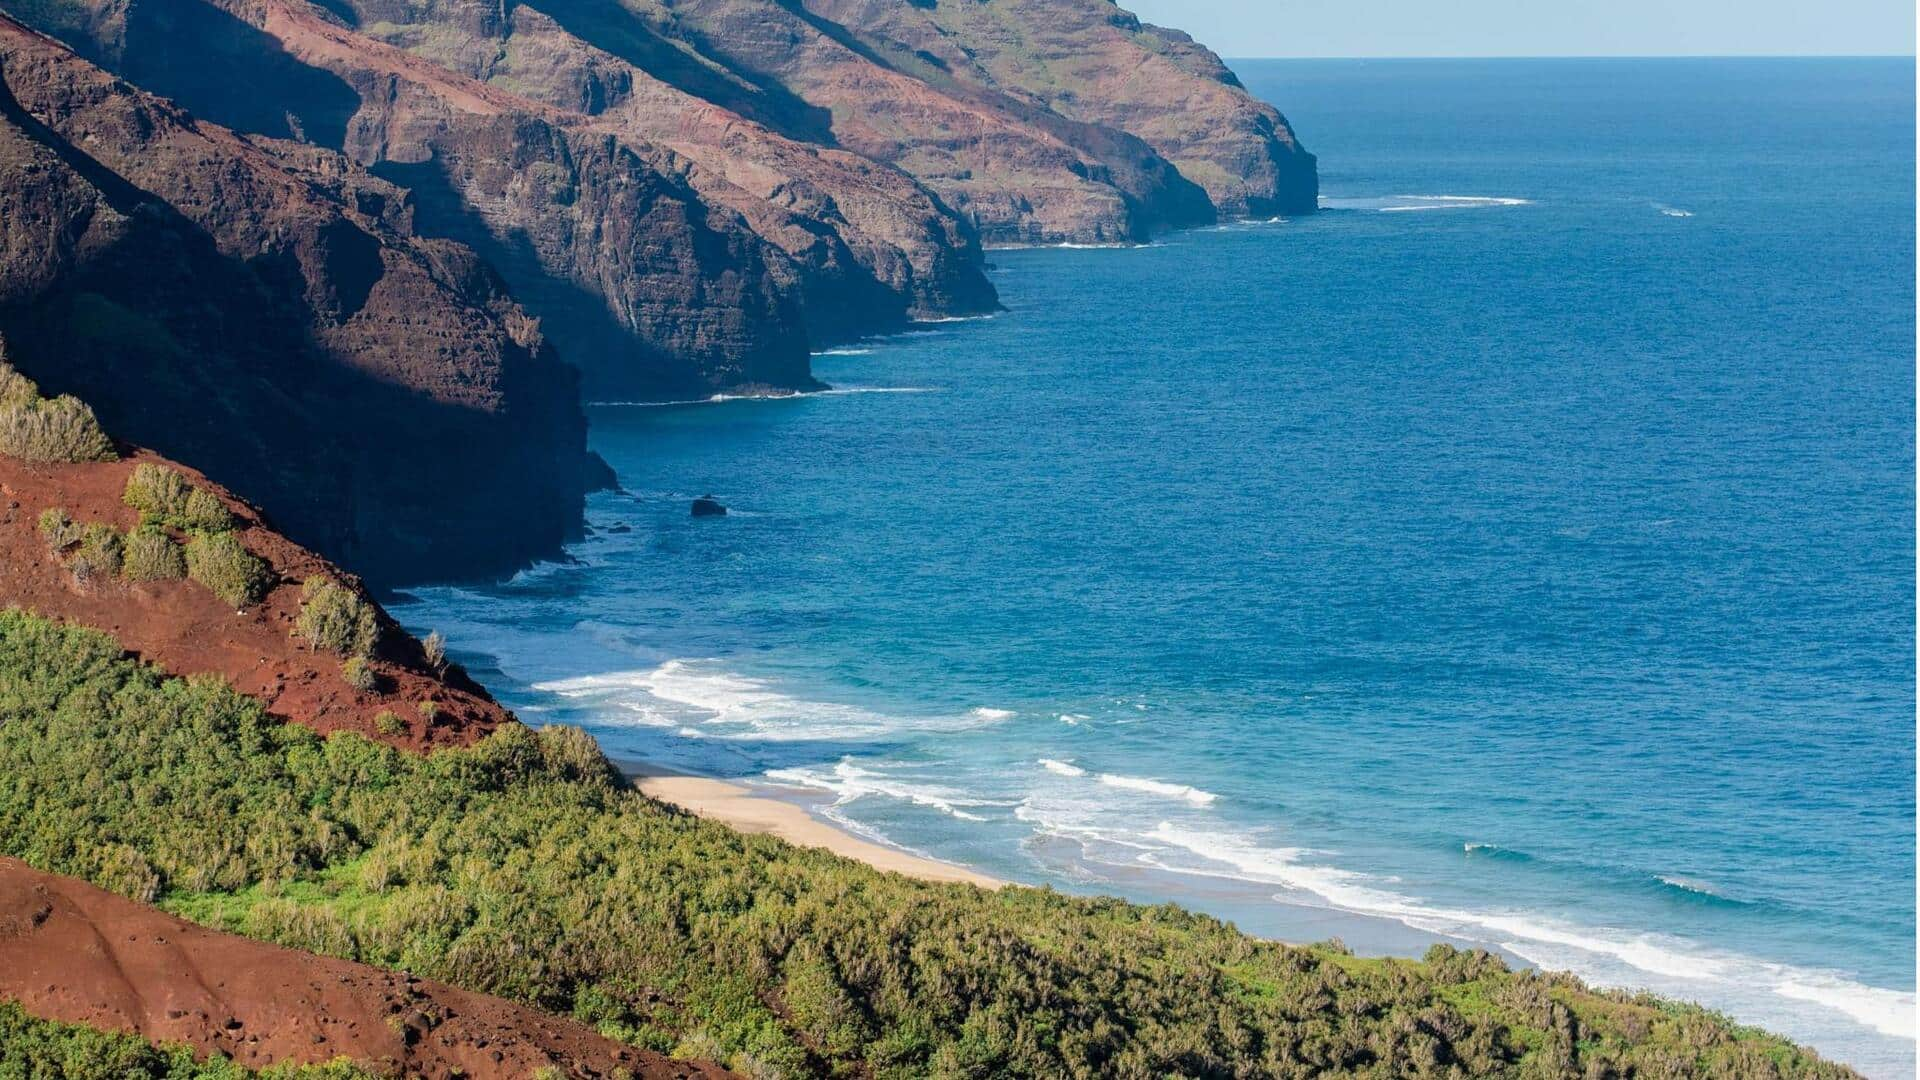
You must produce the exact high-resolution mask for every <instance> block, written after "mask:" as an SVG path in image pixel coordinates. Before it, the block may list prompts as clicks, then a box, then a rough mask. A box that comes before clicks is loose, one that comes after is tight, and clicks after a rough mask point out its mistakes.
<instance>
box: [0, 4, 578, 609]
mask: <svg viewBox="0 0 1920 1080" xmlns="http://www.w3.org/2000/svg"><path fill="white" fill-rule="evenodd" d="M412 213H413V211H412V206H411V203H410V201H409V199H408V198H407V196H406V193H404V192H402V191H401V190H399V189H397V188H395V187H394V186H393V185H391V184H389V183H386V182H384V181H382V180H379V179H377V178H375V177H373V176H370V175H368V174H366V173H365V172H364V171H362V170H360V169H357V168H355V167H353V166H352V165H351V164H350V163H349V162H347V161H345V160H343V159H341V158H340V157H338V156H337V155H334V154H331V153H328V152H325V151H322V150H319V149H316V148H314V147H310V146H303V145H298V144H293V143H275V142H261V141H251V140H247V139H243V138H240V137H238V136H236V135H234V134H233V133H231V132H228V131H226V130H224V129H222V128H218V127H214V126H211V125H207V124H204V123H202V122H200V121H197V120H196V119H194V118H193V117H192V116H190V115H188V114H187V113H184V112H182V111H181V110H179V109H178V108H176V107H174V106H172V105H170V104H168V103H166V102H164V101H161V100H159V99H155V98H153V97H150V96H148V95H146V94H143V93H140V92H139V91H137V90H134V89H133V88H132V87H130V86H128V85H127V84H126V83H124V82H122V81H120V80H118V79H116V78H114V77H113V76H111V75H109V74H107V73H105V72H103V71H100V70H99V69H97V68H95V67H93V66H92V65H91V64H88V63H87V62H85V61H83V60H81V59H79V58H78V57H76V56H74V55H73V54H72V53H70V52H68V51H67V50H66V49H65V48H63V47H62V46H60V45H58V44H56V43H54V42H51V41H48V40H46V39H44V38H41V37H39V36H38V35H36V34H34V33H32V32H31V31H29V30H26V29H24V28H22V27H20V26H19V25H18V24H16V23H14V22H12V21H11V20H8V19H4V18H0V332H4V333H5V334H6V336H7V338H8V340H9V342H10V345H11V350H10V351H11V353H12V356H13V360H14V362H15V363H16V364H18V365H19V366H20V367H21V368H22V369H23V370H25V371H26V372H27V373H28V374H30V375H32V376H33V377H34V378H36V379H38V380H39V381H40V382H41V383H42V384H43V385H44V386H46V387H48V388H49V390H50V391H60V392H72V393H75V394H78V395H80V396H81V397H83V398H84V399H86V400H88V401H90V402H92V403H93V404H94V406H95V408H96V410H97V411H98V412H99V413H100V415H101V418H102V419H103V420H104V421H105V423H106V424H107V427H108V429H109V430H110V431H112V432H113V433H114V434H115V435H117V436H120V437H122V438H126V439H130V440H133V441H136V442H140V443H143V444H146V445H149V446H152V447H155V448H156V449H158V450H160V451H161V452H163V453H166V454H167V455H169V456H171V457H175V458H178V459H181V460H184V461H188V462H195V463H202V464H206V465H207V466H208V467H209V468H212V469H215V470H217V472H218V474H219V476H220V477H221V479H222V480H224V481H225V482H226V483H227V484H228V485H229V486H231V487H233V488H234V489H235V490H236V491H238V492H241V493H242V494H244V495H245V496H247V497H248V498H250V499H252V500H254V501H256V502H258V503H260V504H261V505H263V506H265V507H267V508H268V509H269V512H270V513H271V514H272V515H273V516H274V517H275V518H276V519H277V520H278V521H279V522H280V523H281V524H282V525H283V526H284V527H285V528H286V529H287V531H288V532H290V533H291V534H293V535H294V536H296V537H298V538H299V539H301V540H303V541H304V542H307V543H309V544H311V545H313V546H315V547H317V548H318V549H320V550H321V551H323V552H324V553H326V554H328V555H330V556H333V557H335V558H338V559H341V560H342V561H345V562H348V563H349V564H350V565H353V566H354V567H355V568H356V569H357V570H359V571H361V572H363V573H365V574H367V575H368V576H369V577H370V578H373V579H375V580H378V581H396V580H403V579H414V578H420V577H428V576H439V577H445V576H465V575H478V574H492V573H500V572H504V571H507V570H510V569H512V568H513V567H515V566H517V565H521V564H524V563H525V562H527V561H529V560H531V559H534V558H536V557H538V556H540V555H543V554H545V553H548V552H551V551H552V550H554V548H555V547H556V546H557V545H558V543H559V542H560V541H561V540H562V539H564V538H565V536H566V535H567V533H568V532H569V530H572V529H575V528H577V523H578V521H579V516H580V509H581V503H582V499H583V495H584V491H585V490H586V488H587V487H588V486H589V484H590V482H592V481H593V480H595V479H596V478H597V476H598V473H599V469H600V468H603V467H596V463H594V462H593V461H592V459H591V458H590V457H589V455H588V453H587V451H586V449H585V422H584V419H583V417H582V415H581V411H580V407H579V403H578V400H577V394H576V391H575V387H574V377H573V374H572V373H571V371H570V370H569V369H568V368H567V367H566V366H565V365H563V364H561V363H560V362H559V360H558V359H557V358H556V356H555V354H554V352H553V350H552V349H551V348H550V347H549V346H548V345H547V344H546V343H545V341H544V340H543V339H542V337H541V334H540V331H539V327H538V324H537V322H536V321H535V320H533V319H531V318H530V317H528V316H527V315H526V314H525V313H524V312H522V311H521V310H520V309H519V308H518V307H517V306H516V305H514V304H513V302H512V301H511V300H509V299H508V298H507V296H506V295H505V293H504V291H503V290H502V288H501V287H500V284H499V281H498V279H497V278H496V277H495V275H494V274H493V272H492V271H491V270H489V269H488V267H487V266H486V265H485V264H484V263H482V262H481V261H480V260H478V259H477V258H475V256H474V255H473V253H472V252H471V251H469V250H467V249H465V248H462V247H460V246H458V245H455V244H451V243H447V242H445V241H437V240H427V239H423V238H421V237H419V236H417V235H415V234H414V232H413V231H412V225H411V218H412Z"/></svg>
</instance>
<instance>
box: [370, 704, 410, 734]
mask: <svg viewBox="0 0 1920 1080" xmlns="http://www.w3.org/2000/svg"><path fill="white" fill-rule="evenodd" d="M373 730H375V731H377V732H379V733H380V734H382V735H385V736H386V737H387V738H389V739H391V738H395V737H397V736H400V735H405V734H406V733H407V722H406V721H405V720H402V719H400V714H399V713H397V712H394V711H393V710H392V709H381V710H380V715H378V716H376V717H374V718H373Z"/></svg>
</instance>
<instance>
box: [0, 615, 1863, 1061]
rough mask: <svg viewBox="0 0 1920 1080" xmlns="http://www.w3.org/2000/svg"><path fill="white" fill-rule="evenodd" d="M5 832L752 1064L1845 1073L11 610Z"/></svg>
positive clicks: (90, 862) (1704, 1031)
mask: <svg viewBox="0 0 1920 1080" xmlns="http://www.w3.org/2000/svg"><path fill="white" fill-rule="evenodd" d="M0 846H3V847H4V850H5V851H6V853H9V854H14V855H18V856H21V857H23V858H25V859H27V860H29V861H31V862H33V863H35V864H36V865H39V866H42V867H45V868H47V869H50V870H54V871H58V872H63V873H70V874H77V875H80V876H83V877H87V878H91V879H93V880H95V881H97V882H100V883H102V884H104V885H106V886H107V887H110V888H114V889H117V890H119V891H121V892H123V893H126V894H129V895H132V896H135V897H141V898H146V897H158V898H159V899H160V900H161V902H162V903H164V904H165V905H166V906H168V907H170V908H172V909H174V910H176V911H179V912H181V913H183V914H185V915H187V916H188V917H190V918H194V919H197V920H200V921H203V922H207V923H211V924H214V925H219V926H223V927H225V928H228V929H233V930H237V931H239V932H242V933H247V934H251V935H254V936H258V937H262V938H267V939H271V940H275V941H280V942H283V943H286V944H291V945H296V946H299V947H304V948H308V949H312V950H316V951H319V952H324V953H330V954H334V955H339V956H345V957H351V958H355V959H360V960H365V961H369V962H372V963H376V964H382V965H387V966H399V967H405V968H407V969H409V970H413V971H417V972H420V973H422V974H426V975H431V976H433V977H436V978H440V979H444V980H447V981H450V982H454V983H458V984H462V985H465V986H468V987H470V988H472V989H476V990H483V991H488V992H492V993H497V994H502V995H505V996H508V997H512V998H516V999H520V1000H524V1001H528V1002H532V1003H535V1004H537V1005H540V1006H543V1007H545V1008H548V1009H553V1010H556V1011H568V1012H572V1013H573V1014H575V1015H576V1016H579V1017H581V1018H582V1019H585V1020H588V1021H590V1022H593V1023H595V1024H598V1025H599V1026H600V1027H601V1029H602V1030H603V1031H606V1032H608V1033H609V1034H613V1035H615V1036H618V1037H622V1038H626V1039H629V1040H631V1041H633V1042H636V1043H639V1044H642V1045H648V1046H653V1047H657V1048H668V1049H674V1048H677V1049H679V1050H680V1051H681V1052H683V1053H699V1054H702V1055H710V1056H716V1057H719V1058H720V1059H722V1060H725V1061H728V1062H729V1063H731V1064H733V1065H734V1066H735V1067H737V1068H741V1069H742V1070H743V1071H748V1072H749V1073H751V1074H754V1075H761V1076H814V1075H873V1076H876V1077H893V1076H921V1075H933V1076H940V1077H983V1078H984V1077H1001V1076H1012V1077H1159V1076H1206V1077H1254V1076H1263V1077H1264V1076H1281V1077H1299V1076H1310V1075H1312V1076H1319V1075H1341V1076H1369V1077H1441V1076H1445V1077H1453V1076H1468V1075H1472V1076H1512V1077H1608V1076H1623V1077H1624V1076H1649V1077H1660V1076H1706V1077H1729V1078H1731V1077H1739V1078H1742V1080H1746V1078H1764V1077H1838V1076H1847V1075H1850V1074H1849V1073H1847V1072H1846V1070H1844V1069H1841V1068H1839V1067H1837V1066H1832V1065H1828V1064H1826V1063H1823V1062H1820V1061H1818V1060H1817V1059H1815V1058H1813V1057H1812V1056H1811V1055H1809V1054H1807V1053H1805V1052H1804V1051H1801V1050H1798V1049H1797V1048H1794V1047H1792V1046H1791V1045H1789V1044H1787V1043H1784V1042H1782V1041H1780V1040H1777V1039H1774V1038H1772V1037H1769V1036H1766V1035H1762V1034H1760V1033H1757V1032H1753V1031H1750V1030H1744V1029H1740V1028H1736V1027H1734V1026H1733V1025H1731V1024H1729V1023H1728V1022H1727V1021H1726V1020H1724V1019H1722V1018H1720V1017H1718V1016H1715V1015H1713V1014H1711V1013H1708V1012H1705V1011H1702V1010H1700V1009H1697V1008H1694V1007H1689V1006H1681V1005H1674V1004H1671V1003H1665V1002H1661V1001H1658V1000H1655V999H1651V998H1643V997H1631V996H1626V995H1616V994H1601V993H1596V992H1593V991H1590V990H1587V989H1585V988H1584V987H1582V986H1581V985H1580V984H1579V983H1577V982H1576V981H1574V980H1572V979H1570V978H1567V977H1560V976H1550V975H1538V974H1533V973H1513V972H1509V971H1507V970H1506V969H1505V967H1504V966H1503V965H1502V964H1501V963H1500V962H1499V961H1498V960H1497V959H1495V958H1492V957H1489V956H1486V955H1485V954H1479V953H1474V954H1467V953H1458V952H1455V951H1453V950H1451V949H1446V948H1444V947H1442V948H1436V949H1435V950H1434V951H1433V952H1432V953H1430V954H1429V957H1428V959H1427V961H1426V962H1423V963H1415V962H1411V961H1381V960H1361V959H1357V958H1355V957H1352V956H1349V955H1346V954H1345V953H1344V952H1343V951H1341V950H1339V949H1337V948H1328V947H1321V948H1297V947H1290V946H1284V945H1278V944H1272V943H1267V942H1260V941H1256V940H1254V939H1251V938H1248V937H1246V936H1244V935H1242V934H1240V933H1238V932H1237V931H1235V930H1234V929H1232V928H1231V927H1230V926H1227V925H1225V924H1223V923H1220V922H1218V921H1216V920H1214V919H1210V918H1207V917H1204V916H1199V915H1194V914H1190V913H1188V912H1185V911H1182V910H1180V909H1179V908H1176V907H1173V906H1161V907H1141V906H1137V905H1133V904H1127V903H1122V902H1120V901H1116V900H1106V899H1082V898H1075V897H1068V896H1063V895H1059V894H1057V893H1054V892H1051V891H1048V890H1037V889H1025V888H1008V889H1004V890H1001V891H998V892H986V891H982V890H979V889H975V888H972V887H969V886H963V885H933V884H927V883H922V882H917V881H911V880H908V879H905V878H901V877H898V876H895V875H888V874H881V873H879V872H877V871H874V870H871V869H869V868H867V867H865V866H862V865H859V864H856V863H852V862H849V861H847V860H844V859H840V858H838V857H835V856H832V855H829V854H827V853H825V852H821V851H815V850H807V849H799V848H795V847H792V846H790V845H788V844H785V843H783V842H781V841H779V840H775V839H772V838H768V837H758V836H746V835H742V834H740V833H736V832H733V831H731V830H729V829H726V828H723V827H721V826H718V825H714V824H711V823H708V822H703V821H700V820H698V819H695V818H691V817H688V816H685V815H682V814H679V813H675V812H672V811H670V810H668V809H666V808H663V807H661V806H660V805H658V804H656V803H653V802H651V801H649V800H647V799H646V798H644V797H642V796H640V795H638V794H637V793H635V792H633V791H631V790H630V789H627V788H626V787H624V786H623V785H622V784H621V782H620V780H619V778H618V776H617V775H615V774H614V772H613V771H612V770H611V769H610V767H609V766H608V765H607V762H606V760H605V759H604V758H603V757H601V756H600V753H599V751H598V749H597V748H596V747H595V746H594V744H593V742H592V741H591V739H589V738H588V737H587V736H586V735H584V734H583V733H581V732H578V731H574V730H571V729H549V730H547V731H545V732H542V733H540V734H538V735H535V734H534V733H532V732H530V731H528V730H526V729H524V728H521V727H518V726H509V727H507V728H504V729H502V730H501V731H500V732H498V733H497V734H495V735H494V736H493V737H492V738H490V739H489V740H487V741H486V742H484V743H482V744H480V745H479V746H477V747H474V748H472V749H470V750H457V751H442V752H440V753H437V754H434V755H432V756H429V757H424V758H423V757H417V756H412V755H408V754H404V753H401V752H399V751H396V750H393V749H390V748H387V747H383V746H380V745H377V744H375V743H372V742H369V741H368V740H366V739H363V738H360V737H358V736H354V735H336V736H334V737H332V738H331V739H327V740H322V739H320V738H319V737H317V736H315V735H313V734H312V733H310V732H308V731H306V730H304V729H300V728H295V727H291V726H287V725H284V724H280V723H277V722H275V721H273V720H272V719H270V718H269V717H268V716H266V714H265V713H264V712H263V711H262V710H261V708H260V707H259V706H258V705H257V704H256V703H254V702H252V701H250V700H248V699H245V698H242V697H240V696H238V695H236V694H234V693H233V692H232V691H231V690H229V689H228V688H226V687H225V686H224V685H222V684H220V683H218V682H215V681H211V680H207V679H174V678H167V677H165V676H163V675H162V674H160V673H158V672H156V671H154V670H152V669H150V668H145V667H142V666H139V665H137V664H135V663H133V662H131V661H129V660H127V659H125V658H123V657H122V655H121V653H120V650H119V649H118V648H117V646H116V645H115V644H114V643H113V642H112V641H111V640H110V639H108V638H106V637H104V636H102V635H99V634H96V633H93V632H91V631H85V630H77V629H71V628H65V627H61V626H58V625H56V624H52V623H48V622H46V621H43V620H40V619H37V618H34V617H31V616H27V615H23V614H20V613H18V612H7V613H4V614H0Z"/></svg>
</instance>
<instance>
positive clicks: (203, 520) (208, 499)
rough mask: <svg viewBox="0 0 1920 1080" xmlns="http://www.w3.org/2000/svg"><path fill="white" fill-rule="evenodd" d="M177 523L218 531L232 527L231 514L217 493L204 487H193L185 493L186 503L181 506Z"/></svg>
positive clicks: (193, 527) (187, 526) (190, 527)
mask: <svg viewBox="0 0 1920 1080" xmlns="http://www.w3.org/2000/svg"><path fill="white" fill-rule="evenodd" d="M178 523H179V525H180V527H181V528H183V529H200V530H204V531H206V532H218V531H220V530H221V529H231V528H233V514H232V513H231V512H229V511H228V510H227V504H225V503H223V502H221V501H220V497H219V496H218V495H215V494H214V493H213V492H211V491H208V490H206V489H205V488H194V489H193V490H192V491H190V492H188V493H187V504H186V505H185V506H184V507H182V508H181V511H180V518H179V522H178Z"/></svg>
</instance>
